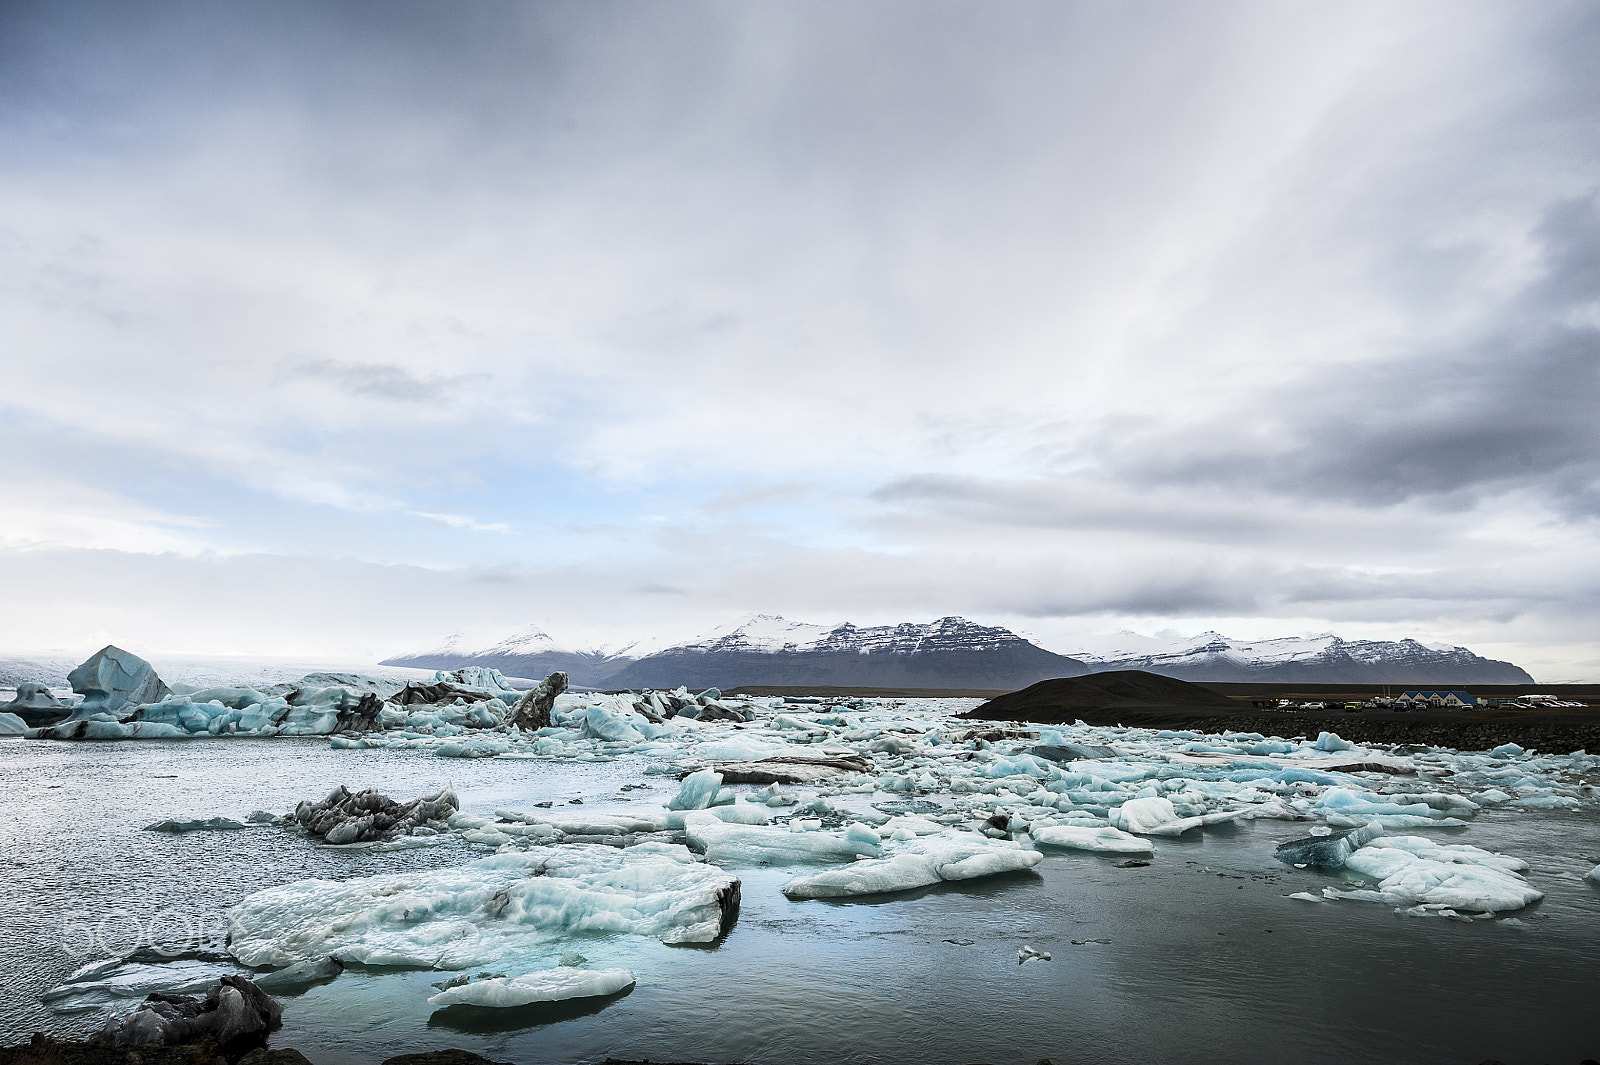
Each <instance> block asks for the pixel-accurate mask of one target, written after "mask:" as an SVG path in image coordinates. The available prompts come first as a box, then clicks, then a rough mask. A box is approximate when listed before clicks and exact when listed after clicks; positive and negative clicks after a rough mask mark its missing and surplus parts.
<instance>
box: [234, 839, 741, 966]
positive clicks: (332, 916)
mask: <svg viewBox="0 0 1600 1065" xmlns="http://www.w3.org/2000/svg"><path fill="white" fill-rule="evenodd" d="M739 889H740V882H739V878H738V877H735V876H732V875H730V874H728V873H726V872H724V871H723V870H721V869H718V868H716V867H715V866H710V865H706V864H705V863H703V862H700V861H698V860H696V858H695V856H694V855H693V854H692V853H690V851H689V849H688V848H687V847H683V846H680V845H677V844H668V843H641V844H638V845H637V846H634V847H629V848H626V849H618V848H613V847H596V846H593V845H590V844H583V843H567V844H557V845H554V846H549V847H536V848H534V849H533V850H531V851H507V852H505V853H499V854H494V855H490V856H489V857H486V858H483V859H480V860H478V861H476V862H469V863H466V864H464V865H459V866H454V867H450V868H445V869H433V870H418V871H414V872H408V873H391V874H386V875H382V876H369V877H359V878H356V879H353V880H344V881H332V880H300V881H296V882H294V883H292V884H285V885H283V886H282V887H274V888H268V889H266V890H264V891H258V892H256V893H255V894H253V895H250V896H248V897H246V898H245V899H244V900H243V901H241V902H240V903H238V904H237V905H236V906H234V907H233V908H232V909H231V910H230V911H229V914H228V917H229V928H230V939H229V949H230V950H231V951H232V953H233V956H234V957H235V958H237V959H238V960H239V962H240V963H242V964H244V965H250V966H256V967H281V966H286V965H292V964H294V963H296V962H301V961H307V960H311V959H314V958H323V957H328V956H330V955H331V956H333V957H337V958H339V959H340V960H341V961H344V962H346V963H351V962H354V963H358V964H363V965H392V966H403V967H409V968H419V969H463V968H467V967H468V966H473V965H487V964H496V963H499V962H503V961H516V960H518V959H520V958H524V957H526V956H528V955H529V954H531V953H534V952H538V951H542V950H543V949H545V948H546V947H548V946H549V945H550V944H552V943H554V942H556V941H558V940H560V939H561V938H562V937H564V936H568V935H572V934H575V933H582V932H592V933H628V934H632V935H640V936H653V937H655V938H657V939H660V940H661V941H662V942H664V943H671V944H679V943H709V942H712V941H713V940H715V939H716V938H717V937H718V936H719V935H720V934H721V933H722V931H723V927H724V923H725V922H727V921H729V920H731V919H732V918H733V915H734V914H735V913H736V912H737V905H738V901H739Z"/></svg>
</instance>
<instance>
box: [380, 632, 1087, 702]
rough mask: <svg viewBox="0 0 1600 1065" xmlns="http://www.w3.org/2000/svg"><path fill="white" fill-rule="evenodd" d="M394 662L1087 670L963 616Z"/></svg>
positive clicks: (766, 679) (809, 676) (818, 671)
mask: <svg viewBox="0 0 1600 1065" xmlns="http://www.w3.org/2000/svg"><path fill="white" fill-rule="evenodd" d="M385 664H386V665H405V666H423V667H427V668H432V669H458V668H460V667H461V666H467V665H476V666H491V667H493V668H495V669H498V670H500V671H501V672H502V673H505V674H506V675H507V676H516V677H542V676H544V675H545V674H547V673H549V672H551V671H552V670H557V669H560V670H564V671H565V672H566V673H567V675H568V676H569V677H570V678H571V680H572V683H573V684H576V685H581V686H585V687H608V688H644V687H651V688H660V687H668V688H671V687H677V686H678V685H680V684H686V685H688V686H690V687H712V686H716V687H724V688H727V687H735V686H738V685H741V684H792V685H819V684H820V685H840V684H843V685H859V686H861V687H911V688H987V689H999V688H1014V687H1026V686H1027V685H1029V684H1032V683H1034V682H1035V681H1039V680H1044V679H1047V678H1050V677H1074V676H1078V675H1079V674H1081V673H1085V672H1087V667H1085V666H1084V665H1083V664H1082V663H1080V662H1077V661H1074V660H1073V659H1071V658H1067V657H1066V656H1064V655H1058V654H1056V653H1054V652H1052V651H1047V650H1045V649H1044V648H1042V647H1040V646H1038V645H1037V644H1034V643H1031V642H1029V641H1028V640H1025V639H1023V638H1022V637H1021V636H1018V635H1017V634H1016V633H1014V632H1011V631H1010V630H1009V629H1004V628H998V627H991V626H986V625H978V624H975V623H974V622H970V621H967V620H965V619H963V618H956V617H949V618H940V619H939V620H938V621H934V622H929V623H927V624H918V623H912V622H907V623H904V624H900V625H875V626H868V627H864V628H863V627H858V626H856V625H852V624H850V623H849V622H844V623H841V624H838V625H816V624H809V623H805V622H793V621H788V620H786V619H784V618H781V617H775V616H772V615H769V614H753V615H750V616H749V617H746V618H744V619H742V620H741V621H738V622H736V623H734V624H731V625H725V626H720V627H718V628H716V629H713V630H712V631H711V632H709V633H707V634H705V635H704V636H700V637H696V638H694V639H691V640H688V641H685V642H683V643H679V644H676V645H673V646H670V647H665V648H661V649H659V650H656V649H654V648H652V647H650V646H649V644H648V643H644V642H641V643H634V644H629V645H626V646H624V647H620V648H617V649H615V650H610V649H606V648H587V649H579V648H573V647H570V646H565V645H562V644H560V643H558V642H557V641H556V640H554V639H553V638H551V637H550V636H549V635H548V634H546V633H544V632H543V631H542V630H539V629H536V628H535V629H527V630H524V631H522V632H520V633H516V634H513V635H512V636H510V637H507V638H506V639H504V640H502V641H500V642H499V643H496V644H494V645H492V646H490V647H486V648H483V649H482V650H477V651H469V650H466V649H464V647H463V646H462V643H461V641H459V640H447V641H445V642H444V643H443V644H441V645H439V646H438V647H436V648H433V649H430V650H428V651H421V652H416V653H413V654H407V655H401V656H399V657H396V658H391V659H388V660H386V662H385Z"/></svg>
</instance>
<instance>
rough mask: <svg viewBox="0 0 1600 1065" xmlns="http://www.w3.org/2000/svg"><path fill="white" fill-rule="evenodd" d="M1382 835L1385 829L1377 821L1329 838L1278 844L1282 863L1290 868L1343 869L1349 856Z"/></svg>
mask: <svg viewBox="0 0 1600 1065" xmlns="http://www.w3.org/2000/svg"><path fill="white" fill-rule="evenodd" d="M1381 835H1383V826H1382V825H1380V824H1378V823H1377V822H1376V821H1374V822H1371V823H1370V824H1366V825H1363V826H1361V827H1359V828H1349V829H1346V830H1345V831H1343V832H1335V833H1331V834H1329V835H1326V836H1310V837H1308V838H1306V839H1292V840H1290V841H1289V842H1287V843H1281V844H1279V845H1278V850H1277V857H1278V860H1279V861H1282V862H1288V863H1289V864H1290V865H1311V866H1316V867H1317V868H1319V869H1343V868H1344V864H1345V862H1346V861H1348V860H1349V858H1350V855H1352V854H1354V853H1355V852H1356V850H1357V849H1358V848H1360V847H1364V846H1366V845H1367V844H1368V843H1371V842H1372V841H1373V840H1375V839H1377V838H1378V837H1379V836H1381Z"/></svg>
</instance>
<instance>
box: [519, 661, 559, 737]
mask: <svg viewBox="0 0 1600 1065" xmlns="http://www.w3.org/2000/svg"><path fill="white" fill-rule="evenodd" d="M566 690H567V675H566V674H565V673H562V672H560V671H559V670H558V671H557V672H555V673H552V674H550V675H549V676H548V677H546V678H544V680H542V681H540V682H539V684H538V686H537V687H535V688H532V689H530V690H529V691H528V692H527V693H526V694H524V695H523V696H522V698H520V699H518V700H517V704H516V705H515V706H513V707H512V708H511V716H510V717H509V718H508V719H507V720H506V724H507V725H515V726H516V727H517V728H520V729H523V730H524V731H527V732H533V731H535V730H537V729H542V728H549V727H550V710H551V708H552V707H554V706H555V705H556V696H558V695H560V694H561V693H562V692H564V691H566Z"/></svg>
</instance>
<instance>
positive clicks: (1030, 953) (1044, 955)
mask: <svg viewBox="0 0 1600 1065" xmlns="http://www.w3.org/2000/svg"><path fill="white" fill-rule="evenodd" d="M1034 959H1038V960H1039V961H1049V960H1050V952H1049V951H1048V950H1035V949H1034V948H1033V947H1030V946H1029V945H1028V944H1026V943H1024V944H1022V949H1020V950H1018V951H1017V964H1018V965H1021V964H1022V963H1023V962H1025V961H1033V960H1034Z"/></svg>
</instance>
